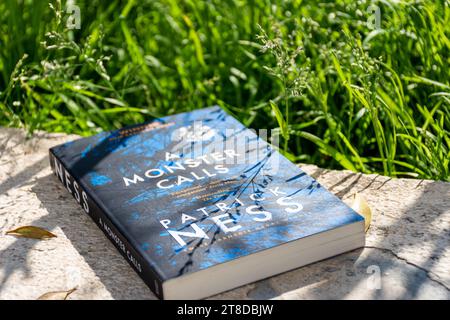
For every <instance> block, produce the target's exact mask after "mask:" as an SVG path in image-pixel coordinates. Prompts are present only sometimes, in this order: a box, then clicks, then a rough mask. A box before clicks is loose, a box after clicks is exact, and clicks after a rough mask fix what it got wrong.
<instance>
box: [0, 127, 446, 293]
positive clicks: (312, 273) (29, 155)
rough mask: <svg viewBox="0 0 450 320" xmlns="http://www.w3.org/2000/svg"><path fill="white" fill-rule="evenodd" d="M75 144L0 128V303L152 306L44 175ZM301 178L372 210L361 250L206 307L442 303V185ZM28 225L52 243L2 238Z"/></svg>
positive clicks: (336, 174) (335, 174)
mask: <svg viewBox="0 0 450 320" xmlns="http://www.w3.org/2000/svg"><path fill="white" fill-rule="evenodd" d="M73 138H75V136H67V135H63V134H45V133H38V134H36V135H35V136H34V137H33V138H32V139H26V137H25V134H24V131H22V130H19V129H6V128H0V299H36V298H37V297H39V296H40V295H42V294H44V293H46V292H49V291H62V290H69V289H71V288H73V287H77V290H76V291H75V292H74V293H72V294H71V295H70V296H69V299H155V297H154V295H153V294H152V293H151V292H150V290H149V289H147V287H146V286H145V284H144V283H143V282H142V281H141V280H140V278H139V277H138V276H137V275H136V274H135V272H134V271H133V270H132V269H131V267H129V265H128V264H127V262H126V261H125V260H124V259H123V258H122V257H121V256H120V255H119V253H118V252H117V251H116V249H115V248H114V247H113V245H112V244H111V243H110V242H109V240H107V239H106V237H105V236H104V235H103V233H102V232H101V231H100V230H99V229H98V228H97V226H96V225H95V224H94V223H93V222H92V221H91V219H90V218H89V217H88V216H87V215H86V214H85V213H84V212H83V210H82V209H81V208H80V206H79V205H78V203H76V201H75V200H74V199H73V198H72V196H71V195H70V194H69V193H68V192H67V191H65V189H63V187H62V185H61V184H60V183H59V182H58V181H57V179H56V178H55V177H54V176H53V175H52V174H51V170H50V167H49V164H48V154H47V153H48V148H49V147H50V146H52V145H56V144H59V143H61V142H64V141H67V140H71V139H73ZM302 168H303V169H304V170H305V171H306V172H308V173H309V174H311V175H312V176H314V177H315V178H316V179H318V181H319V182H320V183H322V184H323V185H324V186H325V187H327V188H328V189H329V190H330V191H331V192H333V193H335V194H336V195H338V196H339V197H340V198H342V199H343V200H344V201H346V202H347V203H351V201H352V195H353V194H354V193H355V192H360V193H361V194H363V195H364V197H365V198H366V199H367V201H368V203H369V205H370V207H371V209H372V215H373V216H372V225H371V227H370V230H369V231H368V233H367V245H366V247H365V248H364V249H359V250H355V251H352V252H349V253H346V254H342V255H340V256H337V257H334V258H330V259H327V260H325V261H321V262H318V263H315V264H312V265H309V266H306V267H303V268H300V269H296V270H293V271H290V272H287V273H284V274H281V275H278V276H275V277H272V278H269V279H266V280H262V281H259V282H256V283H253V284H249V285H246V286H243V287H240V288H237V289H235V290H231V291H229V292H225V293H222V294H219V295H217V296H214V297H212V298H213V299H372V298H373V299H449V298H450V183H444V182H435V181H428V180H414V179H391V178H387V177H383V176H379V175H363V174H358V173H352V172H349V171H330V170H324V169H320V168H318V167H316V166H312V165H304V166H302ZM23 225H34V226H39V227H43V228H45V229H47V230H50V231H52V232H53V233H55V234H56V235H57V236H58V237H57V238H53V239H50V240H46V241H39V240H33V239H25V238H16V237H13V236H9V235H5V232H6V231H7V230H10V229H13V228H16V227H19V226H23Z"/></svg>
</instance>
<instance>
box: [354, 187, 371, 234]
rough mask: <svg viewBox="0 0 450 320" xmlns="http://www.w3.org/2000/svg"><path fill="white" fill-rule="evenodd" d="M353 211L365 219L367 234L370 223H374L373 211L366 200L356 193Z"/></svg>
mask: <svg viewBox="0 0 450 320" xmlns="http://www.w3.org/2000/svg"><path fill="white" fill-rule="evenodd" d="M352 209H353V210H355V211H356V212H358V213H359V214H360V215H362V216H363V217H364V222H365V228H364V229H365V232H367V230H369V227H370V222H371V221H372V211H371V210H370V207H369V205H368V204H367V201H366V199H365V198H364V197H363V196H362V195H361V194H359V193H355V197H354V199H353V204H352Z"/></svg>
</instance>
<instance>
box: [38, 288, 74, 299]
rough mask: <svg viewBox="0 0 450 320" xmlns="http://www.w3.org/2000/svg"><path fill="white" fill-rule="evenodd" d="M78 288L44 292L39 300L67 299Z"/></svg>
mask: <svg viewBox="0 0 450 320" xmlns="http://www.w3.org/2000/svg"><path fill="white" fill-rule="evenodd" d="M75 290H77V288H73V289H70V290H69V291H53V292H47V293H44V294H43V295H42V296H40V297H39V298H37V300H66V299H67V297H68V296H69V295H70V294H71V293H72V292H74V291H75Z"/></svg>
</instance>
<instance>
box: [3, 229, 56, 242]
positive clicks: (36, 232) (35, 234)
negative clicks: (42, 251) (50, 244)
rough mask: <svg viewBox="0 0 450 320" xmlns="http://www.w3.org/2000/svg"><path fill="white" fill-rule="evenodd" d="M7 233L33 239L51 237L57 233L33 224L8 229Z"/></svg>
mask: <svg viewBox="0 0 450 320" xmlns="http://www.w3.org/2000/svg"><path fill="white" fill-rule="evenodd" d="M6 234H9V235H12V236H18V237H24V238H33V239H49V238H53V237H56V235H54V234H53V233H51V232H49V231H47V230H44V229H42V228H39V227H33V226H25V227H19V228H17V229H14V230H9V231H6Z"/></svg>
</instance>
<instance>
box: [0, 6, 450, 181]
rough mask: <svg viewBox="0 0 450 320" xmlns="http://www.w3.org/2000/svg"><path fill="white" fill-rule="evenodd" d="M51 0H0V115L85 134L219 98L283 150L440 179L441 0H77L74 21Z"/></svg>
mask: <svg viewBox="0 0 450 320" xmlns="http://www.w3.org/2000/svg"><path fill="white" fill-rule="evenodd" d="M50 4H51V6H49V3H48V2H47V1H44V0H41V1H31V0H2V1H1V2H0V12H1V13H2V14H1V15H0V125H4V126H20V127H25V128H26V129H27V130H28V131H29V132H30V133H32V132H33V131H34V130H36V129H40V130H47V131H59V132H68V133H77V134H81V135H90V134H93V133H96V132H98V131H100V130H108V129H113V128H119V127H122V126H124V125H126V124H131V123H136V122H141V121H144V120H148V119H151V118H152V117H158V116H164V115H167V114H173V113H177V112H182V111H187V110H193V109H196V108H201V107H205V106H208V105H212V104H219V105H220V106H222V107H224V108H226V109H227V110H229V111H230V112H231V113H233V114H234V115H235V116H237V117H238V118H239V119H240V120H241V121H242V122H244V123H245V124H246V125H247V126H250V127H253V128H255V129H259V128H268V129H271V128H276V129H277V130H278V132H279V134H280V136H281V142H282V143H281V149H282V150H281V151H282V152H284V153H285V154H286V155H287V156H288V157H289V158H290V159H291V160H293V161H302V162H309V163H314V164H317V165H319V166H322V167H329V168H346V169H350V170H354V171H361V172H365V173H371V172H376V173H380V174H385V175H389V176H412V177H420V178H431V179H439V180H447V181H448V180H450V173H449V159H450V153H449V148H450V134H449V124H450V73H449V70H448V66H449V63H450V2H449V1H448V0H447V1H411V2H409V1H404V2H403V1H395V2H393V1H388V0H385V1H373V2H370V1H350V0H348V1H344V0H338V1H321V2H317V1H271V2H269V1H265V0H247V1H244V0H228V1H223V0H209V1H200V0H183V1H176V0H140V1H120V0H111V1H102V0H90V1H80V0H79V1H77V2H76V4H77V5H78V6H79V7H80V9H81V28H80V29H79V30H69V29H68V28H67V27H66V22H67V19H68V18H69V15H70V13H67V12H66V9H67V6H66V5H67V3H66V2H64V1H63V2H62V3H60V2H59V1H51V2H50ZM373 4H375V5H377V6H378V7H379V8H380V18H381V19H380V20H379V23H380V26H379V28H375V29H374V28H372V27H371V24H370V23H373V22H374V20H373V17H374V16H373V10H372V9H373V7H370V5H373ZM368 22H369V24H368Z"/></svg>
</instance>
